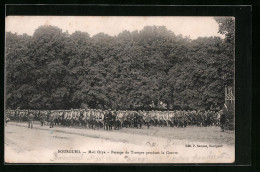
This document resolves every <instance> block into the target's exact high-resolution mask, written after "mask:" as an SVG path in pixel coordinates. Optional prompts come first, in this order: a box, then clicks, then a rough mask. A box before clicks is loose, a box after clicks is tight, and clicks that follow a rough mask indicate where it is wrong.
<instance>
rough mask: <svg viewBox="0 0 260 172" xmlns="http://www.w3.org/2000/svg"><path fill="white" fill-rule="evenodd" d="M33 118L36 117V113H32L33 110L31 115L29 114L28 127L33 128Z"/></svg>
mask: <svg viewBox="0 0 260 172" xmlns="http://www.w3.org/2000/svg"><path fill="white" fill-rule="evenodd" d="M33 119H34V115H33V114H32V112H31V111H29V115H28V123H29V125H28V128H33Z"/></svg>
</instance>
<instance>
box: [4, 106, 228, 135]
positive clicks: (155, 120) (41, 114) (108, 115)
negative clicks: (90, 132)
mask: <svg viewBox="0 0 260 172" xmlns="http://www.w3.org/2000/svg"><path fill="white" fill-rule="evenodd" d="M6 119H9V120H11V121H20V122H23V121H26V122H28V124H29V125H28V127H29V128H32V127H33V121H40V123H41V126H44V125H48V126H50V128H52V127H54V126H65V127H85V128H86V127H88V128H92V129H100V128H104V129H105V130H112V129H113V128H114V129H121V128H123V127H126V128H142V126H146V127H147V128H149V127H150V126H159V127H167V126H169V127H186V126H198V127H207V126H220V127H222V126H223V123H226V122H227V121H226V118H225V117H224V115H223V111H222V110H221V111H209V110H208V111H200V110H198V111H195V110H192V111H190V110H187V111H186V110H174V111H157V110H152V111H141V110H139V111H131V110H126V111H122V110H110V109H108V110H101V109H71V110H19V109H18V110H7V111H6ZM9 120H8V121H9ZM6 122H7V120H6Z"/></svg>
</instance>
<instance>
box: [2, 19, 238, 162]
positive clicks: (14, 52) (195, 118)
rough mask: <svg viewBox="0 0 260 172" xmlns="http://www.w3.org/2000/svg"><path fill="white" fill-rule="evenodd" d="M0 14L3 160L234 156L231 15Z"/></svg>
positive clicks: (221, 159) (156, 159) (199, 159)
mask: <svg viewBox="0 0 260 172" xmlns="http://www.w3.org/2000/svg"><path fill="white" fill-rule="evenodd" d="M5 20H6V21H5V23H6V25H5V26H6V32H5V129H4V130H5V132H4V137H5V138H4V159H5V163H137V164H138V163H233V162H235V107H234V106H235V52H234V51H235V36H234V35H235V18H234V17H232V16H226V17H216V16H210V17H209V16H207V17H204V16H200V17H199V16H196V17H195V16H185V17H180V16H179V17H177V16H176V17H175V16H157V17H154V16H146V17H144V16H120V17H119V16H117V17H116V16H7V17H6V19H5Z"/></svg>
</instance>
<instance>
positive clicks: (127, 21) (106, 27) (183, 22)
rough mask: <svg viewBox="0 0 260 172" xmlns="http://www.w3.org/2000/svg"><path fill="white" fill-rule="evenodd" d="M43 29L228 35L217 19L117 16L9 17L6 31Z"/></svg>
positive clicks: (110, 32)
mask: <svg viewBox="0 0 260 172" xmlns="http://www.w3.org/2000/svg"><path fill="white" fill-rule="evenodd" d="M41 25H52V26H57V27H59V28H61V29H62V31H63V32H66V31H68V32H69V33H70V34H72V33H73V32H75V31H81V32H87V33H89V34H90V36H93V35H95V34H97V33H100V32H103V33H106V34H108V35H110V36H115V35H117V34H119V33H120V32H122V31H124V30H128V31H135V30H138V31H140V30H142V29H143V28H144V26H153V25H156V26H166V28H167V29H168V30H171V31H172V32H174V33H175V34H176V35H180V34H181V35H183V36H184V37H186V36H187V37H188V36H190V38H191V39H196V38H198V37H210V36H219V37H221V38H224V35H221V34H219V33H218V23H217V22H216V20H214V18H213V17H166V16H164V17H162V16H160V17H142V16H140V17H133V16H131V17H130V16H129V17H113V16H84V17H83V16H8V17H6V31H8V32H12V33H17V34H23V33H26V34H28V35H32V34H33V33H34V31H35V30H36V29H37V28H38V27H39V26H41Z"/></svg>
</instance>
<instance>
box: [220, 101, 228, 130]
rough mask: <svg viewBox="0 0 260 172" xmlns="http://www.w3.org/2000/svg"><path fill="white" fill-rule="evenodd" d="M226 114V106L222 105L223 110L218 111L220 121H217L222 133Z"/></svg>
mask: <svg viewBox="0 0 260 172" xmlns="http://www.w3.org/2000/svg"><path fill="white" fill-rule="evenodd" d="M226 113H227V106H226V104H224V107H223V110H221V111H220V121H219V122H220V128H221V131H222V132H224V129H225V124H226V122H227V118H226Z"/></svg>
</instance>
